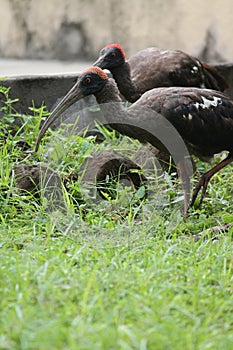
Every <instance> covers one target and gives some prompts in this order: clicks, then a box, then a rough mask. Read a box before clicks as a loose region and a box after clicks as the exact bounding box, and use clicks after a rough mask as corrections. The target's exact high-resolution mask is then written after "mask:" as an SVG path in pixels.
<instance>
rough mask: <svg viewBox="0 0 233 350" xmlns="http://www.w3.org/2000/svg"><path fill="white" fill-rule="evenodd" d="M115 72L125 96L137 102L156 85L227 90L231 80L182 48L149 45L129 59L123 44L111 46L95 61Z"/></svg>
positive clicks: (102, 51)
mask: <svg viewBox="0 0 233 350" xmlns="http://www.w3.org/2000/svg"><path fill="white" fill-rule="evenodd" d="M94 65H95V66H98V67H100V68H102V69H108V70H110V71H111V73H112V75H113V78H114V79H115V80H116V82H117V85H118V88H119V90H120V92H121V93H122V95H123V96H124V97H125V98H126V99H127V100H128V101H130V102H135V101H136V100H137V99H138V98H139V97H140V96H141V95H142V94H143V93H145V92H146V91H148V90H151V89H153V88H156V87H170V86H191V87H199V88H208V89H214V90H219V91H224V90H225V89H226V88H227V83H226V82H225V80H224V78H223V77H222V76H221V75H220V74H219V73H218V72H217V70H216V69H215V68H213V67H211V66H210V65H208V64H206V63H203V62H201V61H200V60H199V59H197V58H195V57H193V56H190V55H188V54H186V53H184V52H183V51H180V50H162V49H159V48H156V47H150V48H146V49H144V50H141V51H139V52H137V53H136V54H135V55H133V56H131V57H130V58H129V60H128V61H127V60H126V56H125V53H124V51H123V49H122V47H121V46H120V45H119V44H110V45H107V46H106V47H105V48H103V49H102V50H101V51H100V55H99V58H98V60H97V61H96V62H95V64H94Z"/></svg>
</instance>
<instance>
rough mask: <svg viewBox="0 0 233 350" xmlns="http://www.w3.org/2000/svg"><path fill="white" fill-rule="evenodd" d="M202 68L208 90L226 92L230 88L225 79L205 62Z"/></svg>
mask: <svg viewBox="0 0 233 350" xmlns="http://www.w3.org/2000/svg"><path fill="white" fill-rule="evenodd" d="M202 67H203V71H204V84H205V87H206V88H207V89H213V90H218V91H224V90H226V89H227V88H228V87H229V85H228V83H227V82H226V80H225V79H224V77H223V76H222V75H221V74H220V73H219V72H218V71H217V69H216V68H214V67H212V66H210V65H208V64H207V63H203V62H202Z"/></svg>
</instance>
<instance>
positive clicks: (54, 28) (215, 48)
mask: <svg viewBox="0 0 233 350" xmlns="http://www.w3.org/2000/svg"><path fill="white" fill-rule="evenodd" d="M0 2H1V21H0V56H2V57H31V58H59V59H77V58H88V59H95V57H96V55H97V53H98V51H99V49H100V48H102V47H103V46H105V45H106V44H107V43H110V42H120V43H121V44H122V45H123V47H124V48H125V51H126V53H127V55H128V56H129V55H131V54H133V53H134V52H136V51H138V50H139V49H141V48H144V47H148V46H159V47H162V48H179V49H182V50H184V51H186V52H188V53H190V54H193V55H195V56H198V57H200V58H202V59H205V60H206V61H219V62H220V61H232V60H233V45H232V33H233V1H232V0H205V1H203V0H192V1H189V0H1V1H0Z"/></svg>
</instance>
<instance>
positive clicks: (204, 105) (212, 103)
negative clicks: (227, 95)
mask: <svg viewBox="0 0 233 350" xmlns="http://www.w3.org/2000/svg"><path fill="white" fill-rule="evenodd" d="M201 98H202V101H203V103H199V102H196V103H194V106H195V107H196V108H197V109H199V107H201V108H203V109H205V108H210V107H211V106H213V107H217V105H218V104H221V103H222V99H221V98H220V97H216V96H214V98H213V100H208V98H205V97H204V96H201Z"/></svg>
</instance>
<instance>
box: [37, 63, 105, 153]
mask: <svg viewBox="0 0 233 350" xmlns="http://www.w3.org/2000/svg"><path fill="white" fill-rule="evenodd" d="M107 81H108V76H107V74H106V73H105V72H104V71H103V70H102V69H101V68H99V67H90V68H87V69H85V70H84V71H83V72H81V73H80V76H79V78H78V80H77V83H76V84H75V85H74V86H73V87H72V88H71V89H70V91H69V92H68V93H67V94H66V96H65V97H64V98H63V99H62V100H61V102H60V103H59V104H58V105H57V106H56V107H55V109H54V110H53V111H52V113H51V114H50V116H49V117H48V119H47V120H46V121H45V123H44V124H43V126H42V128H41V130H40V132H39V135H38V138H37V142H36V147H35V150H36V151H37V150H38V147H39V144H40V141H41V139H42V137H43V136H44V135H45V133H46V131H47V129H48V128H49V127H50V125H52V123H53V122H54V121H55V120H56V119H57V118H58V117H59V116H60V115H61V114H62V113H63V112H64V111H65V110H66V109H67V108H69V107H70V106H71V105H72V104H74V103H75V102H76V101H78V100H80V99H82V98H83V97H85V96H88V95H92V94H93V95H94V94H97V93H98V92H99V91H101V90H102V89H103V87H104V86H105V84H106V83H107Z"/></svg>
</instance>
